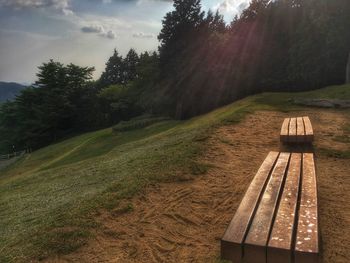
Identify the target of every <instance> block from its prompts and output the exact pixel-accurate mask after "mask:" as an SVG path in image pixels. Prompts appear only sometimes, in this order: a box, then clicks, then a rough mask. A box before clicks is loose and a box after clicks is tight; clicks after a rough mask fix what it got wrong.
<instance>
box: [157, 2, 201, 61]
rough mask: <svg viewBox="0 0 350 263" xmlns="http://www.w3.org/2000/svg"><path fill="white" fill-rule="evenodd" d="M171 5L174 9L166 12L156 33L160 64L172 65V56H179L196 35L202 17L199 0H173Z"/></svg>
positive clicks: (178, 57)
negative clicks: (160, 27) (158, 31)
mask: <svg viewBox="0 0 350 263" xmlns="http://www.w3.org/2000/svg"><path fill="white" fill-rule="evenodd" d="M173 6H174V8H175V10H174V11H171V12H169V13H167V14H166V16H165V18H164V20H163V21H162V24H163V27H162V30H161V32H160V33H159V35H158V40H159V41H160V46H159V52H160V61H161V64H162V65H166V64H171V65H174V63H171V62H172V61H171V60H172V58H174V57H176V58H177V59H180V58H181V53H182V52H183V50H185V49H186V47H187V46H188V45H189V44H190V43H191V40H193V39H194V38H195V37H196V32H197V29H198V28H199V27H200V25H201V24H202V23H203V18H204V12H203V11H202V10H201V4H200V0H174V4H173Z"/></svg>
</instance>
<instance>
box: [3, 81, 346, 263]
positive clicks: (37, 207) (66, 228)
mask: <svg viewBox="0 0 350 263" xmlns="http://www.w3.org/2000/svg"><path fill="white" fill-rule="evenodd" d="M349 90H350V88H349V86H340V87H333V88H326V89H323V90H318V91H313V92H307V93H303V94H299V93H295V94H290V93H282V94H281V93H265V94H261V95H257V96H252V97H249V98H246V99H243V100H241V101H237V102H235V103H233V104H231V105H228V106H225V107H222V108H220V109H217V110H215V111H212V112H210V113H208V114H205V115H202V116H199V117H196V118H193V119H191V120H188V121H172V120H164V121H160V122H156V123H147V125H141V126H137V127H135V126H133V125H131V127H132V128H131V129H127V130H128V131H124V132H123V131H118V132H117V133H115V132H113V131H112V129H104V130H100V131H96V132H90V133H86V134H83V135H80V136H77V137H74V138H71V139H68V140H65V141H63V142H61V143H58V144H55V145H51V146H48V147H46V148H43V149H41V150H38V151H36V152H33V153H32V154H30V155H27V156H26V157H25V158H23V159H21V160H20V161H18V162H17V163H15V164H13V165H11V166H10V167H8V168H7V169H6V170H2V171H0V173H1V175H0V211H1V213H0V226H1V227H0V237H1V239H0V262H28V261H29V260H30V259H41V258H45V257H47V256H49V255H52V254H57V253H59V254H66V253H70V252H72V251H74V250H76V249H77V248H78V247H80V246H81V245H83V244H85V243H86V242H87V240H88V239H89V237H90V236H91V233H92V231H91V229H92V228H98V227H99V225H98V224H97V223H96V222H95V221H94V217H95V216H96V214H97V213H98V210H99V209H101V208H104V209H111V210H112V211H113V213H116V214H119V213H127V212H129V211H132V210H133V206H132V204H131V203H130V202H128V199H130V198H131V197H132V196H133V195H134V194H136V193H138V192H139V191H140V190H142V189H143V188H144V187H145V186H147V185H148V184H151V183H155V182H171V181H180V180H191V179H192V178H194V177H196V176H200V175H201V174H203V173H206V171H207V170H208V169H210V167H208V166H207V165H206V164H205V163H201V162H200V161H198V159H199V158H198V157H199V156H200V155H201V153H202V152H203V150H204V147H205V142H206V140H207V139H208V138H209V135H210V133H211V132H212V131H213V130H214V129H215V128H216V127H218V126H221V125H227V124H235V123H239V122H240V121H241V120H242V119H243V118H244V116H246V115H247V114H249V113H251V112H253V111H255V110H260V109H265V110H276V109H277V110H284V111H286V110H294V109H297V107H296V106H294V105H292V104H291V103H290V98H294V97H305V96H309V97H315V98H317V97H318V96H330V97H336V96H338V95H339V97H341V98H344V97H346V96H349V93H350V92H349ZM337 94H338V95H337ZM146 122H147V121H146Z"/></svg>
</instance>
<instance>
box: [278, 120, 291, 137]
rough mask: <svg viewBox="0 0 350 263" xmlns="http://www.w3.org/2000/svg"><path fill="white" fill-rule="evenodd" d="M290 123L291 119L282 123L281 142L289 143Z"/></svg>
mask: <svg viewBox="0 0 350 263" xmlns="http://www.w3.org/2000/svg"><path fill="white" fill-rule="evenodd" d="M289 122H290V118H285V119H284V121H283V123H282V128H281V134H280V141H281V142H288V134H289Z"/></svg>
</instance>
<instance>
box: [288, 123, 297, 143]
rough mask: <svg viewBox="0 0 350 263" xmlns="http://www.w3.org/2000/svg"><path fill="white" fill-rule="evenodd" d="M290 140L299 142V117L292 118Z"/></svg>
mask: <svg viewBox="0 0 350 263" xmlns="http://www.w3.org/2000/svg"><path fill="white" fill-rule="evenodd" d="M288 142H297V118H291V119H290V123H289V137H288Z"/></svg>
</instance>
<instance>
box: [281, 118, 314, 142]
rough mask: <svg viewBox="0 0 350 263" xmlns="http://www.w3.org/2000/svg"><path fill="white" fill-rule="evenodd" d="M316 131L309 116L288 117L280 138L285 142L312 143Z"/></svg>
mask: <svg viewBox="0 0 350 263" xmlns="http://www.w3.org/2000/svg"><path fill="white" fill-rule="evenodd" d="M313 139H314V133H313V129H312V125H311V121H310V119H309V117H307V116H305V117H296V118H286V119H284V121H283V123H282V128H281V133H280V140H281V142H284V143H311V142H312V141H313Z"/></svg>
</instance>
